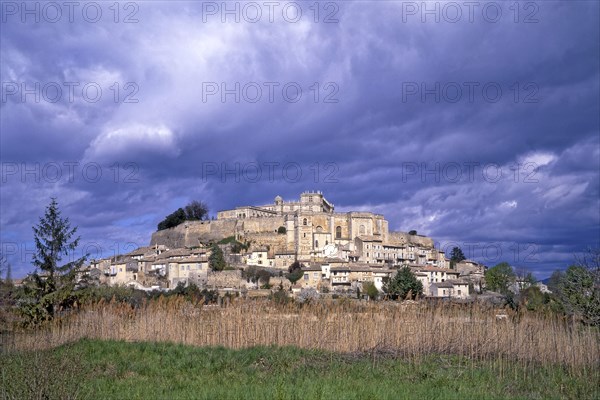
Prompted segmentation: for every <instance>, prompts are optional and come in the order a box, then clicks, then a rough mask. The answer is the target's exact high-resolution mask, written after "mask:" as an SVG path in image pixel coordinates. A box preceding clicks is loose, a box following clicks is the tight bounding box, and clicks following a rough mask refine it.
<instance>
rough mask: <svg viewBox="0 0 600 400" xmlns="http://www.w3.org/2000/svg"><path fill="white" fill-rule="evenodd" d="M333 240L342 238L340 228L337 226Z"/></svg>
mask: <svg viewBox="0 0 600 400" xmlns="http://www.w3.org/2000/svg"><path fill="white" fill-rule="evenodd" d="M335 238H336V239H341V238H342V227H341V226H339V225H338V226H336V227H335Z"/></svg>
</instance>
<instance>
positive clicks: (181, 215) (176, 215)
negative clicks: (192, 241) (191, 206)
mask: <svg viewBox="0 0 600 400" xmlns="http://www.w3.org/2000/svg"><path fill="white" fill-rule="evenodd" d="M185 220H186V217H185V211H184V210H183V208H178V209H177V210H176V211H174V212H173V213H171V214H169V215H167V216H166V217H165V219H164V220H162V221H161V222H159V224H158V226H157V229H158V230H159V231H162V230H163V229H169V228H173V227H176V226H177V225H179V224H181V223H182V222H184V221H185Z"/></svg>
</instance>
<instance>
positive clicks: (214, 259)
mask: <svg viewBox="0 0 600 400" xmlns="http://www.w3.org/2000/svg"><path fill="white" fill-rule="evenodd" d="M208 265H209V266H210V268H211V269H212V270H213V271H223V270H224V269H225V267H226V266H227V264H226V263H225V257H223V250H221V248H220V247H219V246H218V245H217V244H213V245H212V246H211V247H210V257H209V258H208Z"/></svg>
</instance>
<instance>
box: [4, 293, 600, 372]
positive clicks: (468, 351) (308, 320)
mask: <svg viewBox="0 0 600 400" xmlns="http://www.w3.org/2000/svg"><path fill="white" fill-rule="evenodd" d="M503 313H505V314H506V315H507V317H506V318H498V317H497V314H499V312H498V310H495V309H492V308H490V307H486V306H485V305H480V304H460V305H457V304H444V303H442V304H427V303H413V304H405V303H391V302H385V303H367V304H365V303H358V302H343V301H342V302H339V301H322V302H316V303H313V304H304V305H298V304H294V303H292V304H287V305H280V304H276V303H274V302H272V301H268V300H240V301H236V302H233V303H232V304H230V305H228V306H226V307H217V306H202V305H200V304H196V305H195V304H192V303H190V302H187V301H185V300H184V299H182V298H176V297H172V298H160V299H158V300H152V301H148V302H146V303H144V304H142V306H140V307H137V308H132V307H131V306H130V305H128V304H125V303H116V302H108V303H106V302H100V303H97V304H94V305H89V306H86V307H83V308H81V309H79V310H78V311H76V312H74V313H72V314H71V315H69V316H67V317H64V318H62V319H57V320H55V321H54V322H52V323H50V324H49V325H47V326H46V327H44V328H42V329H38V330H35V331H30V332H22V333H18V334H12V335H10V337H9V336H4V337H3V339H2V342H3V343H2V348H3V350H4V351H11V350H25V349H26V350H41V349H46V348H51V347H55V346H59V345H62V344H65V343H69V342H73V341H77V340H79V339H83V338H89V339H101V340H124V341H136V342H137V341H140V342H141V341H145V342H173V343H182V344H188V345H194V346H225V347H228V348H232V349H239V348H245V347H251V346H257V345H276V346H297V347H301V348H308V349H324V350H329V351H334V352H341V353H370V354H374V355H375V354H379V353H382V352H383V353H386V354H392V355H394V356H398V357H405V358H412V359H414V360H415V361H418V359H419V357H422V356H430V355H438V354H443V355H457V356H461V357H460V359H464V360H470V361H471V362H475V361H494V362H498V361H500V362H501V364H498V365H500V366H502V365H504V366H510V365H511V364H512V363H515V362H517V363H518V364H519V365H521V366H523V365H525V366H534V365H549V364H552V365H559V366H561V367H564V368H565V369H567V370H568V372H569V373H572V374H575V375H578V374H580V373H583V374H588V373H589V372H592V373H596V372H597V371H598V368H599V367H598V363H599V360H600V333H599V330H598V329H597V328H592V327H585V326H582V325H580V324H577V323H569V322H567V321H564V320H562V319H560V318H558V317H557V316H555V315H544V314H540V313H527V312H525V313H514V312H511V311H503ZM502 368H503V367H502Z"/></svg>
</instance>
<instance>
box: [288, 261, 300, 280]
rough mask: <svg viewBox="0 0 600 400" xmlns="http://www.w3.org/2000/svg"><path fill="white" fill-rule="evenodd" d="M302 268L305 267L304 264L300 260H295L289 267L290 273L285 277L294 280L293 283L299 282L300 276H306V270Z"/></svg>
mask: <svg viewBox="0 0 600 400" xmlns="http://www.w3.org/2000/svg"><path fill="white" fill-rule="evenodd" d="M302 268H304V265H303V264H301V263H300V262H299V261H294V262H293V263H292V264H291V265H290V266H289V267H288V274H287V275H286V276H285V277H286V278H287V279H288V280H289V281H290V282H292V285H293V284H295V283H296V282H298V281H299V280H300V278H302V277H303V276H304V271H302Z"/></svg>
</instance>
